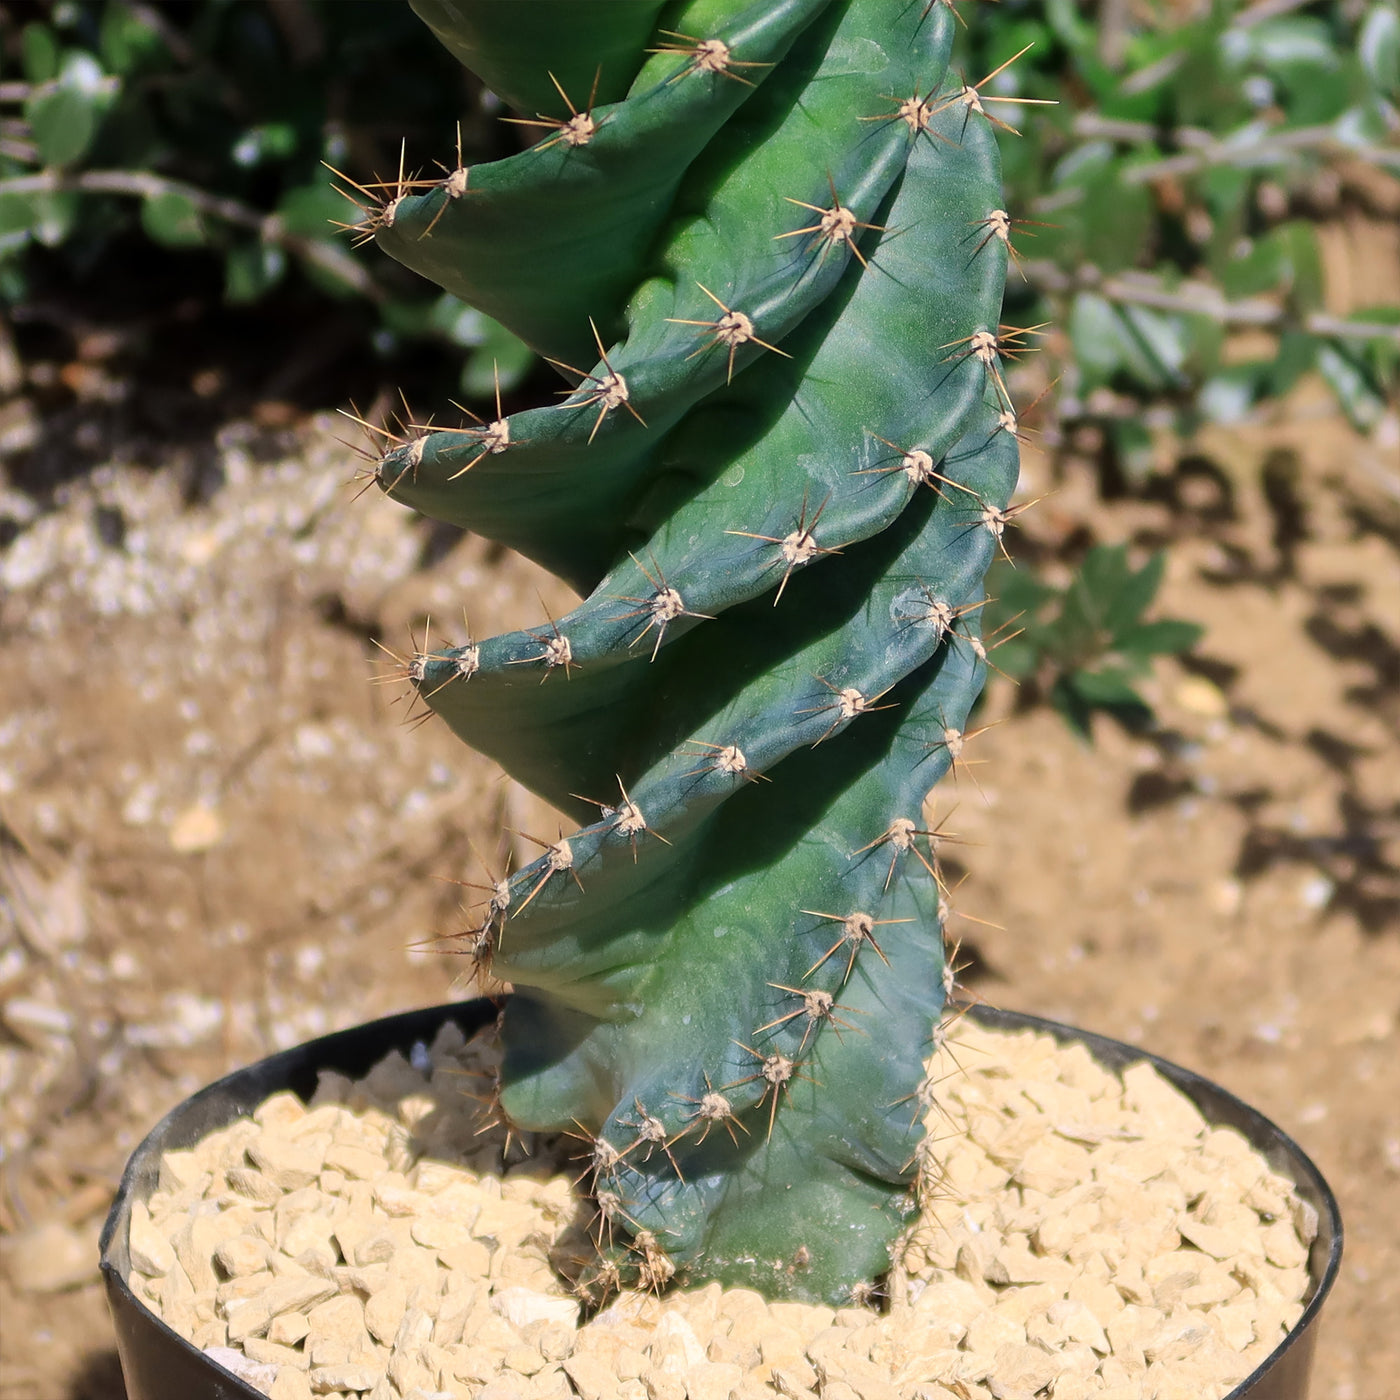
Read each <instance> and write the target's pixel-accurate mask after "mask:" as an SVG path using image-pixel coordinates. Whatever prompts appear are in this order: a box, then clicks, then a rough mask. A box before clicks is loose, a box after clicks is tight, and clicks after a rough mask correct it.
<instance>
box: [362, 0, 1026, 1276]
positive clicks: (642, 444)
mask: <svg viewBox="0 0 1400 1400" xmlns="http://www.w3.org/2000/svg"><path fill="white" fill-rule="evenodd" d="M413 4H414V7H415V9H416V10H417V11H418V13H419V14H420V15H421V16H422V18H423V19H424V20H425V21H426V22H427V23H428V24H429V25H431V26H432V28H433V29H434V30H435V32H436V33H437V34H438V35H439V37H440V38H441V39H442V40H443V42H444V43H445V44H446V45H447V46H448V47H449V48H450V49H452V50H453V52H454V53H456V54H457V55H459V56H460V57H461V59H462V60H463V61H464V62H465V63H467V64H468V65H469V66H470V67H471V68H472V69H473V70H474V71H475V72H476V73H478V74H479V75H480V76H481V78H482V79H483V80H484V81H485V82H486V83H487V84H488V85H489V86H490V87H491V88H492V89H494V90H495V91H496V92H498V93H499V94H501V95H502V97H504V98H505V99H506V100H507V101H508V102H510V103H511V104H512V105H513V106H515V107H516V108H517V110H519V111H522V112H523V113H525V114H527V116H526V117H525V118H524V120H526V121H528V122H529V123H530V124H531V125H530V126H529V127H527V129H529V130H533V131H534V132H535V133H536V134H537V135H538V136H539V140H538V141H537V142H536V144H534V145H533V146H532V147H530V148H529V149H526V150H524V151H522V152H521V153H520V154H518V155H515V156H512V157H510V158H508V159H504V160H501V161H498V162H495V163H492V164H489V165H478V166H475V167H473V168H471V169H470V170H466V169H463V168H461V166H460V162H459V163H458V167H457V168H456V169H454V170H450V171H448V172H447V173H446V174H445V176H444V178H442V179H441V180H437V181H434V182H431V183H425V182H419V183H411V182H410V183H405V184H400V185H399V186H398V187H397V188H395V189H393V190H392V191H391V193H392V197H391V198H390V197H386V198H385V199H384V200H383V202H382V203H381V204H380V205H379V206H378V207H377V208H375V209H373V210H372V211H371V217H370V219H369V221H368V224H367V225H366V230H367V231H368V232H372V234H373V236H374V238H375V240H376V241H377V242H378V244H379V246H380V247H381V248H382V249H384V251H386V252H387V253H389V254H390V255H392V256H393V257H395V258H396V259H398V260H399V261H401V262H403V263H404V264H406V265H407V266H409V267H411V268H413V269H415V270H416V271H418V272H420V273H422V274H423V275H424V276H426V277H429V278H431V279H432V280H433V281H435V282H437V283H438V284H439V285H441V286H442V287H444V288H446V289H447V290H449V291H450V292H453V293H454V294H456V295H457V296H459V297H461V298H462V299H464V300H465V301H467V302H469V303H470V304H471V305H473V306H476V307H479V308H481V309H482V310H483V311H485V312H487V313H489V314H490V315H491V316H493V317H496V318H497V319H499V320H500V321H501V322H503V323H504V324H505V325H506V326H508V327H509V328H510V329H512V330H513V331H515V332H516V333H517V334H518V335H520V336H521V337H522V338H523V339H524V340H526V341H527V342H528V343H529V344H530V345H531V346H533V347H534V348H535V349H537V350H538V351H539V352H540V353H541V354H542V355H544V356H546V357H548V358H549V359H550V360H551V361H553V362H554V363H555V364H556V365H558V366H559V367H560V369H561V372H562V373H563V374H564V375H565V376H566V377H567V380H568V381H569V382H570V383H571V384H572V385H573V388H572V391H568V392H566V396H565V397H564V398H563V401H562V402H560V403H552V404H549V405H547V406H541V407H537V408H531V409H528V410H526V411H523V412H520V413H516V414H513V415H511V416H509V417H505V416H502V415H500V413H499V412H498V413H497V415H496V417H495V418H494V419H491V420H490V421H482V422H479V423H475V424H473V425H472V426H468V427H463V428H457V429H447V430H437V431H427V430H424V431H413V432H409V433H406V434H405V435H403V437H402V439H401V440H398V441H395V442H393V443H392V444H391V446H390V450H389V451H388V452H387V453H386V454H385V455H384V456H383V457H382V459H381V460H379V461H378V463H377V465H376V468H375V475H376V477H377V480H378V482H379V484H380V486H381V487H382V488H383V490H384V491H385V492H386V493H387V494H388V495H390V496H391V497H392V498H393V499H394V500H396V501H399V502H401V503H403V504H404V505H406V506H410V507H412V508H413V509H415V510H417V511H421V512H422V513H423V514H425V515H429V516H432V517H435V518H436V519H439V520H443V521H448V522H452V523H453V524H456V525H460V526H465V527H467V528H469V529H471V530H473V531H475V532H477V533H479V534H482V535H484V536H487V537H488V538H490V539H493V540H497V541H500V542H501V543H503V544H506V545H508V546H510V547H511V548H513V549H516V550H519V551H520V552H521V553H523V554H525V555H527V556H529V557H530V558H532V559H535V560H537V561H539V562H540V563H541V564H543V565H545V566H546V567H547V568H549V569H550V570H552V571H553V572H555V573H556V574H558V575H559V576H561V577H562V578H564V579H565V580H567V581H568V582H569V583H570V584H571V585H573V586H574V587H575V588H576V589H577V590H578V591H579V592H580V594H582V595H583V597H584V601H583V602H582V603H580V604H579V606H578V607H577V608H575V609H574V610H573V611H571V612H570V613H568V614H567V615H566V616H563V617H558V618H552V619H551V618H545V619H543V620H542V621H541V622H540V624H539V625H538V626H537V627H535V628H532V629H529V630H526V631H522V632H516V633H510V634H507V635H504V636H499V637H494V638H491V639H489V640H480V641H475V640H473V641H470V642H468V643H467V644H465V645H463V646H459V647H453V648H443V649H440V650H425V651H423V652H421V653H420V654H418V655H416V656H414V657H413V658H412V659H411V661H410V663H409V664H408V666H407V670H408V672H409V675H410V677H411V679H412V681H413V682H414V684H415V685H416V686H417V688H418V692H419V694H420V695H421V697H422V699H423V700H424V701H425V702H426V704H427V705H428V706H429V707H431V709H432V710H433V711H435V712H436V713H437V714H439V715H440V716H442V717H443V718H444V719H445V720H446V721H447V723H448V724H449V725H450V726H451V727H452V729H453V730H454V731H455V732H456V733H457V734H458V735H460V736H461V737H462V738H463V739H464V740H465V741H466V742H467V743H469V744H471V745H472V746H473V747H475V748H477V749H479V750H480V751H481V752H483V753H485V754H488V755H490V756H491V757H492V758H494V759H495V760H497V761H498V762H499V763H500V764H501V765H502V766H503V767H504V768H505V769H506V770H507V771H508V772H509V773H511V774H512V775H513V776H514V777H516V778H517V779H519V780H520V781H521V782H522V783H524V784H526V785H527V786H528V787H530V788H532V789H533V790H534V791H536V792H537V793H539V794H541V795H542V796H543V797H545V798H546V799H548V800H549V801H550V802H551V803H553V804H554V805H555V806H557V807H558V808H560V809H561V810H563V811H564V812H566V813H568V814H570V816H571V817H572V818H573V819H574V820H576V821H577V822H579V823H580V826H579V829H578V830H576V831H575V832H573V833H572V834H571V835H568V836H567V837H564V836H561V837H560V838H559V839H558V840H557V841H554V842H552V843H549V844H547V845H546V844H544V843H541V846H542V849H541V853H540V855H539V857H538V859H536V860H535V861H534V862H533V863H532V864H530V865H528V866H526V867H525V868H523V869H521V870H518V871H516V872H515V873H514V874H513V875H512V876H511V877H510V878H509V879H508V880H502V881H501V882H499V883H498V884H497V886H496V888H495V891H494V893H493V895H492V897H491V899H490V902H489V904H488V905H487V906H486V907H485V913H484V917H483V921H482V923H481V925H480V926H479V927H478V928H477V929H476V930H475V932H474V934H473V939H474V942H475V945H476V947H477V948H478V950H479V952H480V955H481V957H482V958H483V960H488V959H489V962H490V967H491V971H492V973H493V975H494V976H496V977H498V978H500V979H502V980H504V981H508V982H510V983H511V984H512V985H513V988H514V994H513V995H512V997H511V998H510V1000H509V1002H508V1004H507V1006H506V1009H505V1012H504V1015H503V1018H502V1025H501V1034H502V1036H503V1039H504V1049H505V1056H504V1069H503V1072H502V1082H501V1089H500V1105H501V1109H502V1111H503V1113H504V1114H505V1115H506V1116H507V1117H508V1120H509V1121H510V1122H511V1123H512V1124H514V1125H517V1126H518V1127H520V1128H523V1129H529V1130H536V1131H561V1130H562V1131H572V1132H575V1133H582V1134H584V1135H585V1136H586V1138H587V1141H588V1143H589V1151H588V1156H589V1165H590V1172H591V1176H590V1180H589V1185H590V1187H591V1189H592V1192H593V1196H594V1199H595V1200H596V1203H597V1210H598V1222H597V1224H598V1229H597V1235H598V1240H599V1250H598V1257H597V1258H596V1259H595V1260H594V1261H592V1264H591V1268H590V1270H589V1273H590V1276H591V1278H592V1280H593V1281H594V1282H596V1283H599V1284H602V1285H606V1284H608V1283H610V1282H616V1281H618V1280H619V1279H623V1278H626V1279H632V1280H636V1279H640V1281H641V1282H642V1283H644V1284H647V1285H650V1286H659V1285H661V1284H663V1283H666V1282H668V1281H670V1280H672V1279H675V1280H677V1281H684V1282H699V1281H705V1280H710V1279H718V1280H720V1281H721V1282H722V1283H724V1284H726V1285H740V1284H742V1285H747V1286H750V1287H753V1288H756V1289H759V1290H760V1291H762V1292H763V1293H764V1294H766V1295H768V1296H770V1297H790V1298H799V1299H821V1300H826V1301H828V1302H840V1301H845V1300H849V1299H851V1298H853V1297H855V1298H859V1297H861V1296H862V1295H863V1294H864V1293H865V1292H866V1291H867V1290H868V1289H869V1287H870V1283H871V1281H872V1280H874V1279H876V1278H877V1277H878V1276H879V1275H880V1274H881V1273H882V1272H884V1271H885V1270H886V1269H887V1268H888V1267H889V1263H890V1257H891V1256H890V1251H891V1248H892V1245H893V1243H894V1241H895V1240H896V1238H897V1236H898V1234H899V1232H900V1230H901V1229H902V1227H903V1226H904V1224H905V1223H906V1222H907V1220H908V1218H909V1216H910V1213H911V1211H912V1210H913V1209H914V1208H915V1205H916V1202H917V1194H918V1192H917V1187H918V1185H919V1182H920V1179H921V1178H922V1176H923V1175H924V1172H925V1168H926V1164H925V1160H924V1157H923V1153H922V1150H921V1137H922V1132H923V1129H922V1123H921V1119H922V1116H923V1115H922V1111H921V1109H920V1107H919V1105H920V1103H921V1101H922V1100H923V1097H924V1094H923V1088H924V1086H923V1085H922V1076H923V1063H924V1060H925V1058H926V1057H927V1055H928V1054H929V1052H930V1047H931V1040H932V1037H933V1035H934V1031H935V1026H936V1024H937V1023H938V1021H939V1018H940V1014H941V1012H942V1008H943V1005H944V1000H945V995H946V991H947V987H948V985H949V982H950V974H949V971H948V969H947V965H946V962H945V957H944V935H943V917H944V914H945V912H946V911H945V909H944V904H943V901H942V900H941V899H940V885H939V874H938V869H939V867H938V861H937V835H938V834H937V833H936V832H931V831H930V830H929V829H928V827H927V824H926V822H925V820H924V818H923V817H922V815H921V807H922V803H923V799H924V797H925V795H926V794H927V792H928V790H929V788H930V787H931V786H932V785H933V784H934V782H935V781H936V780H937V779H938V778H939V777H940V776H941V775H942V774H944V773H945V772H946V771H947V769H948V768H949V766H950V764H951V763H952V762H953V761H954V759H955V757H956V755H957V752H958V749H959V747H960V745H961V741H962V737H963V731H964V727H965V725H966V721H967V715H968V711H969V709H970V707H971V706H972V704H973V701H974V699H975V698H976V696H977V693H978V690H979V688H980V686H981V683H982V679H983V675H984V671H985V663H986V657H985V651H984V648H983V644H982V642H981V641H980V639H979V631H978V624H977V619H978V609H979V606H980V605H981V601H982V596H983V595H982V591H981V590H982V579H983V575H984V572H985V570H986V568H987V565H988V563H989V562H990V560H991V559H992V557H993V555H994V553H995V552H996V550H997V549H998V548H999V545H1000V541H1001V535H1002V531H1003V529H1004V527H1005V525H1006V523H1007V520H1008V518H1009V516H1008V511H1007V501H1008V497H1009V494H1010V492H1011V490H1012V488H1013V486H1014V483H1015V480H1016V473H1017V439H1016V423H1015V417H1014V412H1013V410H1012V406H1011V403H1010V400H1009V397H1008V395H1007V391H1006V386H1005V382H1004V378H1003V373H1002V368H1001V365H1002V359H1003V356H1004V355H1005V353H1006V351H1007V337H1006V335H1005V334H1004V333H1003V332H1001V331H999V328H998V315H999V311H1000V306H1001V298H1002V288H1003V282H1004V278H1005V272H1006V260H1007V256H1008V251H1009V249H1008V246H1007V232H1008V228H1009V224H1008V220H1007V216H1006V215H1005V213H1004V212H1003V211H1002V210H1001V208H1000V205H1001V194H1000V183H999V166H998V161H997V153H996V148H995V143H994V140H993V136H992V133H991V131H990V130H989V124H988V121H987V120H985V119H984V118H986V117H987V113H986V111H985V109H984V108H983V106H982V101H983V99H982V97H981V96H980V94H979V92H978V90H977V89H976V88H973V87H969V86H966V85H965V83H964V81H963V80H962V79H961V78H957V77H955V76H954V74H953V72H952V70H951V69H950V67H949V56H950V49H951V45H952V39H953V34H954V28H955V25H954V16H953V14H952V13H951V10H950V9H949V8H948V7H947V6H946V5H945V4H941V3H933V4H929V5H925V4H924V3H922V0H854V2H851V0H847V2H845V3H843V0H760V3H753V4H744V3H740V0H688V3H681V4H667V5H664V6H663V5H662V4H660V3H657V0H632V3H628V4H619V3H590V2H589V0H534V3H530V4H515V5H506V4H500V3H489V0H487V2H486V3H478V0H413ZM999 336H1000V337H1001V338H1000V340H999V338H998V337H999Z"/></svg>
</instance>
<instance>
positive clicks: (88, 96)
mask: <svg viewBox="0 0 1400 1400" xmlns="http://www.w3.org/2000/svg"><path fill="white" fill-rule="evenodd" d="M111 96H112V91H111V85H110V83H109V82H108V80H107V79H106V77H105V76H104V75H103V72H102V69H101V67H100V66H99V65H98V62H97V60H96V59H95V58H93V56H92V55H91V54H87V53H81V52H79V53H71V54H69V55H68V57H67V59H65V60H64V64H63V71H62V72H61V73H60V74H59V76H58V78H57V79H55V80H54V81H53V82H52V83H46V84H45V85H44V86H42V87H40V88H39V89H37V90H36V91H35V92H33V93H32V94H31V95H30V97H29V100H28V101H27V102H26V103H25V105H24V115H25V118H26V119H27V120H28V122H29V125H30V129H31V130H32V132H33V134H34V144H35V145H36V146H37V147H38V149H39V160H40V162H41V163H42V164H44V165H46V166H54V165H72V164H73V163H74V162H75V161H77V160H79V159H81V158H82V156H83V155H85V154H86V153H87V150H88V147H89V146H91V145H92V141H93V137H95V136H96V135H97V128H98V126H99V124H100V122H101V119H102V114H103V112H104V111H105V110H106V108H107V107H108V105H109V104H110V102H111Z"/></svg>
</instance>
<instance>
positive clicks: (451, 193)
mask: <svg viewBox="0 0 1400 1400" xmlns="http://www.w3.org/2000/svg"><path fill="white" fill-rule="evenodd" d="M433 164H434V165H436V166H437V168H438V169H439V170H441V171H442V173H443V178H442V179H441V180H439V181H438V182H437V187H438V189H440V190H441V191H442V194H443V199H442V203H441V204H440V205H439V206H438V211H437V213H436V214H434V215H433V217H432V221H431V222H430V223H429V224H428V227H427V228H425V229H424V230H423V232H422V233H420V234H419V235H418V237H419V238H427V237H428V236H429V235H430V234H431V233H432V231H433V230H434V229H435V228H436V227H437V226H438V220H439V219H440V218H442V216H443V215H444V214H445V213H446V212H447V206H448V205H449V204H451V203H452V202H453V201H454V200H457V199H461V197H462V196H463V195H464V194H466V192H467V180H468V179H469V177H470V175H471V172H470V171H469V170H468V169H467V167H466V165H464V164H463V162H462V123H461V122H458V123H457V164H456V165H455V166H453V167H452V169H451V170H449V169H448V168H447V167H446V166H445V165H444V164H443V163H442V162H441V161H440V160H435V161H434V162H433Z"/></svg>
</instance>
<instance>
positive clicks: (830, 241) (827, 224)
mask: <svg viewBox="0 0 1400 1400" xmlns="http://www.w3.org/2000/svg"><path fill="white" fill-rule="evenodd" d="M827 182H828V183H829V184H830V185H831V208H830V209H823V208H822V206H821V205H820V204H808V203H807V201H806V200H803V199H791V198H789V197H788V196H787V195H784V196H783V198H784V199H785V200H787V202H788V203H789V204H796V205H797V206H798V207H799V208H800V209H810V210H811V211H812V213H814V214H817V215H819V216H820V217H819V218H818V219H817V222H816V223H814V224H808V225H807V227H806V228H795V229H793V230H792V232H791V233H775V234H774V235H773V240H774V242H776V241H777V240H778V239H780V238H800V237H802V235H803V234H807V233H812V234H815V235H816V237H815V238H814V239H813V241H812V244H811V246H812V247H814V248H815V247H816V246H817V245H818V244H821V245H824V246H823V247H822V253H821V255H822V257H823V258H825V257H826V255H827V253H829V252H830V251H831V250H832V249H833V248H834V247H835V246H836V245H837V244H838V243H844V244H845V245H846V246H847V247H848V248H849V249H850V250H851V252H852V254H853V255H854V256H855V258H856V260H857V261H858V262H859V263H860V265H861V266H862V267H863V268H867V269H868V268H869V267H870V264H869V263H868V262H866V260H865V255H864V254H863V253H862V252H861V251H860V249H859V248H858V247H857V246H856V230H857V229H862V228H864V229H875V230H877V231H878V232H880V233H883V232H884V231H885V226H884V224H865V223H862V222H861V221H860V220H859V219H857V218H856V216H855V211H854V210H852V209H847V208H846V206H845V205H844V204H842V203H841V198H840V196H839V195H838V194H837V193H836V184H835V182H834V181H833V180H832V179H831V176H830V175H828V176H827Z"/></svg>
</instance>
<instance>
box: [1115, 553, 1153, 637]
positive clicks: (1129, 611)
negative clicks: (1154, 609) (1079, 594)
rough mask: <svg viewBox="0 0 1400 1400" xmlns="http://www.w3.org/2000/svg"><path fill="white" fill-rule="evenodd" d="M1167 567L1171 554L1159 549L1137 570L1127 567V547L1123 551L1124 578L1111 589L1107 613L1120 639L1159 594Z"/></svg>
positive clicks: (1134, 624)
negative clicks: (1168, 554) (1167, 554)
mask: <svg viewBox="0 0 1400 1400" xmlns="http://www.w3.org/2000/svg"><path fill="white" fill-rule="evenodd" d="M1166 567H1167V556H1166V555H1165V554H1163V553H1161V552H1160V551H1159V552H1158V553H1156V554H1154V555H1153V556H1152V557H1151V558H1150V559H1149V560H1148V561H1147V563H1145V564H1144V565H1143V566H1142V568H1140V569H1138V570H1137V571H1136V572H1133V571H1132V570H1131V569H1129V568H1128V567H1127V550H1126V549H1125V550H1124V551H1123V573H1122V577H1121V582H1119V584H1118V586H1117V587H1116V588H1115V589H1113V590H1111V591H1109V592H1108V601H1107V606H1106V609H1105V613H1104V622H1105V624H1106V625H1107V627H1108V630H1109V631H1110V632H1111V633H1112V634H1113V639H1114V641H1115V642H1116V643H1119V644H1121V643H1122V640H1123V634H1124V633H1125V632H1127V631H1128V630H1129V629H1130V628H1132V627H1134V626H1136V625H1137V623H1138V620H1139V619H1140V618H1141V617H1142V615H1143V613H1145V612H1146V611H1147V609H1148V607H1149V606H1150V604H1151V602H1152V600H1153V599H1154V598H1155V597H1156V596H1157V589H1158V588H1159V587H1161V583H1162V574H1163V572H1164V571H1165V569H1166Z"/></svg>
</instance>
